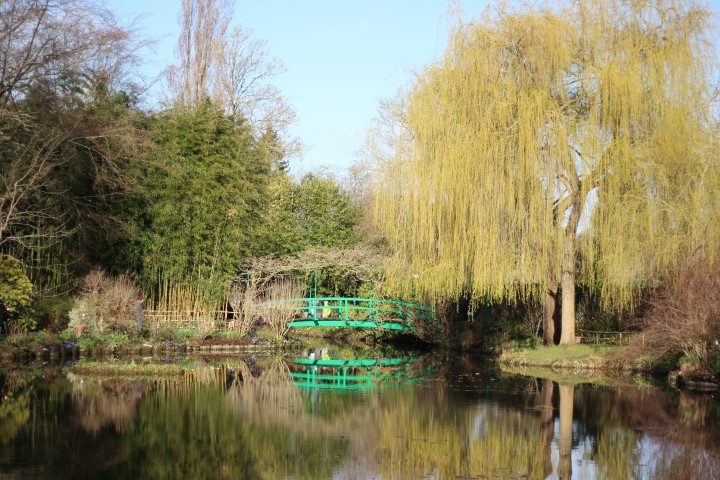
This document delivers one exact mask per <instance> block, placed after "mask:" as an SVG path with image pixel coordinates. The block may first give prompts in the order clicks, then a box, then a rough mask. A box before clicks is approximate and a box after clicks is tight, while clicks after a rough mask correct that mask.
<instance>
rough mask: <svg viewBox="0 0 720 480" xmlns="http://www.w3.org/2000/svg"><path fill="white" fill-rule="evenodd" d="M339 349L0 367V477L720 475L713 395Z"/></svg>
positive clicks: (719, 427) (718, 409)
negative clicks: (146, 373) (129, 371)
mask: <svg viewBox="0 0 720 480" xmlns="http://www.w3.org/2000/svg"><path fill="white" fill-rule="evenodd" d="M341 353H342V358H338V355H339V353H338V352H335V351H334V350H333V347H329V348H327V349H325V348H320V349H316V350H312V351H306V352H301V353H298V354H297V355H286V356H284V357H271V356H267V357H265V356H257V355H256V356H250V357H242V356H235V357H210V356H204V357H201V356H196V357H184V358H173V359H169V358H164V359H156V358H145V359H140V358H138V359H135V360H123V361H124V362H128V361H132V362H137V364H140V363H143V362H179V363H180V364H181V365H183V366H184V367H185V373H184V374H183V375H179V376H171V377H164V378H150V377H146V378H142V377H137V378H111V377H109V376H105V377H101V376H97V375H92V376H90V375H81V374H78V373H73V369H72V368H70V367H68V366H61V365H55V366H53V365H39V366H33V368H13V369H10V370H4V371H2V372H0V389H1V393H2V402H1V403H0V478H22V479H40V478H43V479H44V478H68V479H84V478H93V479H94V478H103V479H108V478H137V479H156V478H158V479H163V478H168V479H169V478H184V479H200V478H232V479H280V478H296V479H305V478H307V479H325V478H339V479H343V478H351V479H355V478H357V479H368V478H378V479H380V478H382V479H414V478H425V479H438V480H439V479H469V478H508V479H509V478H533V479H535V478H539V479H544V478H578V479H585V478H588V479H594V478H598V479H628V478H641V479H645V478H647V479H654V478H658V479H675V478H677V479H685V478H688V479H690V478H692V479H704V478H707V479H717V478H720V401H719V400H718V399H717V398H713V397H711V396H700V395H691V394H687V393H678V392H672V391H668V390H664V389H662V388H659V387H657V386H655V385H653V382H651V381H647V380H646V379H638V378H628V379H624V380H617V379H616V380H613V381H611V382H610V384H607V382H608V381H607V380H606V381H605V382H606V385H598V384H589V383H577V384H573V383H569V381H567V380H565V379H562V378H555V379H552V380H551V379H542V378H536V377H531V376H526V375H518V374H508V373H501V372H500V370H499V369H498V368H497V367H496V366H495V365H494V364H493V362H492V361H491V360H490V359H488V358H483V357H478V358H473V357H459V356H454V355H449V354H445V355H443V354H427V353H425V354H402V355H399V354H391V355H388V356H385V357H383V358H363V357H362V356H353V355H348V354H347V350H346V349H345V350H343V351H342V352H341ZM351 357H352V358H351ZM536 375H537V374H536ZM558 381H559V383H558Z"/></svg>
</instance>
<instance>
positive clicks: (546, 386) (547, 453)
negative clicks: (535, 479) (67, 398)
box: [540, 378, 555, 478]
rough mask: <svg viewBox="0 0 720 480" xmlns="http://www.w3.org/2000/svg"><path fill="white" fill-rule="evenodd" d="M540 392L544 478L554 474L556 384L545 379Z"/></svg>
mask: <svg viewBox="0 0 720 480" xmlns="http://www.w3.org/2000/svg"><path fill="white" fill-rule="evenodd" d="M542 382H543V384H542V390H541V391H540V402H541V407H542V410H540V439H541V442H542V451H543V453H542V475H541V477H542V478H547V477H548V475H550V474H551V473H552V441H553V437H554V436H555V410H554V409H553V395H554V393H555V382H553V381H552V380H550V379H547V378H545V379H543V381H542Z"/></svg>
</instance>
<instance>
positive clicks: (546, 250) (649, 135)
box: [377, 0, 720, 343]
mask: <svg viewBox="0 0 720 480" xmlns="http://www.w3.org/2000/svg"><path fill="white" fill-rule="evenodd" d="M710 18H711V17H710V13H709V12H708V11H707V10H705V9H703V8H702V7H701V6H699V5H696V4H695V3H694V2H667V1H657V2H624V1H616V0H607V1H578V2H567V4H566V5H563V6H562V7H560V8H558V7H552V8H537V7H520V8H518V9H516V10H512V9H510V8H508V7H501V8H499V9H498V10H497V11H496V12H492V13H489V14H487V15H486V16H485V17H483V18H480V19H478V20H475V21H472V22H469V23H466V24H462V25H460V26H459V27H458V28H457V29H456V30H455V31H454V33H453V34H452V35H451V38H450V39H449V44H448V48H447V51H446V53H445V55H444V57H443V58H442V59H441V60H440V61H438V62H437V63H435V64H432V65H430V66H428V67H427V68H426V69H425V70H424V72H422V74H420V75H419V76H418V77H417V80H416V81H415V82H414V84H413V85H412V86H411V88H410V89H409V91H408V92H407V93H406V94H404V95H403V97H402V98H400V99H399V100H398V101H397V102H396V104H395V106H394V107H395V110H394V111H392V112H391V113H392V114H393V115H394V119H395V125H394V126H395V127H396V130H397V131H401V132H403V133H402V134H401V135H398V136H395V137H390V138H391V143H390V145H389V146H388V147H389V148H388V152H389V154H388V155H386V156H385V157H384V158H380V160H381V161H382V163H381V165H382V170H381V171H382V173H381V175H379V181H378V186H377V192H378V199H379V201H378V217H379V221H380V223H381V225H382V227H383V229H384V231H385V232H386V233H387V235H388V237H389V239H390V242H391V246H392V247H393V249H394V251H395V253H396V261H395V263H394V265H393V268H392V274H391V277H392V278H393V279H394V280H395V283H396V284H398V285H399V286H400V287H401V288H402V287H404V288H405V290H406V291H407V290H409V289H410V287H411V286H412V288H418V289H419V290H420V291H422V292H423V293H425V294H427V295H429V296H431V297H435V298H438V297H439V298H458V297H462V296H471V297H473V298H475V299H485V298H488V297H490V298H494V299H510V300H518V299H519V300H521V301H527V300H533V299H535V300H536V301H537V299H544V300H545V305H546V315H545V318H546V321H545V334H546V342H552V341H553V332H552V330H553V327H554V324H553V323H552V321H551V319H552V318H553V317H554V316H555V311H556V310H557V309H558V308H560V307H561V308H562V338H561V342H562V343H573V342H574V341H575V309H576V306H575V303H576V302H575V290H576V287H577V285H578V284H579V283H581V282H583V283H584V284H585V285H589V286H590V287H591V288H592V289H594V290H597V291H599V293H600V295H601V298H602V300H603V302H604V304H605V305H606V306H608V305H619V306H625V305H628V304H631V303H632V302H633V301H634V299H635V298H636V295H637V293H638V292H639V291H640V290H641V289H642V288H644V287H646V286H648V285H652V284H653V283H654V282H655V279H656V278H657V277H658V275H660V274H661V273H662V272H666V271H668V270H671V269H673V268H674V267H675V266H676V265H677V263H678V259H680V258H682V256H683V255H685V254H686V253H687V252H691V251H695V250H697V249H703V250H704V251H705V252H706V254H707V258H708V259H709V260H710V261H714V260H715V257H716V252H717V251H718V250H719V247H720V242H719V240H720V223H718V215H717V208H716V207H717V204H718V201H719V198H718V192H720V177H719V176H718V172H720V164H719V163H718V161H719V159H720V155H718V149H717V146H718V144H717V140H718V137H717V119H716V118H714V117H713V115H714V114H716V113H717V112H716V111H714V110H713V108H712V104H713V98H714V95H716V90H715V88H714V79H715V77H714V74H716V73H717V72H716V70H714V67H715V65H716V62H717V56H716V54H715V52H714V51H713V50H712V47H711V45H712V44H711V43H710V42H708V41H707V39H708V38H709V36H710V34H711V32H712V30H711V24H710ZM578 265H580V267H579V268H578ZM408 272H416V273H417V277H416V278H413V276H411V275H410V274H409V273H408ZM559 295H561V297H562V298H561V301H560V298H559Z"/></svg>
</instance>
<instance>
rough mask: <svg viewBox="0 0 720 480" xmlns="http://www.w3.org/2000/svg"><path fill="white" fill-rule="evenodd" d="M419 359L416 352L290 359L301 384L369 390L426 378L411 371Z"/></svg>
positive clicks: (309, 386)
mask: <svg viewBox="0 0 720 480" xmlns="http://www.w3.org/2000/svg"><path fill="white" fill-rule="evenodd" d="M416 360H417V358H416V357H415V356H410V357H402V358H382V359H352V360H343V359H329V358H328V359H322V358H320V359H316V358H303V357H300V358H295V359H292V360H287V363H288V367H289V368H290V375H291V376H292V378H293V379H294V381H295V384H296V385H297V386H299V387H302V388H319V389H328V390H365V389H370V388H373V387H375V386H378V385H380V384H387V385H411V384H415V383H419V382H421V381H423V379H426V378H427V377H426V376H422V377H421V376H416V375H411V369H410V367H411V366H412V365H413V363H415V361H416ZM424 373H425V374H426V375H427V372H424Z"/></svg>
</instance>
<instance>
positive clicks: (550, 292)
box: [543, 285, 560, 345]
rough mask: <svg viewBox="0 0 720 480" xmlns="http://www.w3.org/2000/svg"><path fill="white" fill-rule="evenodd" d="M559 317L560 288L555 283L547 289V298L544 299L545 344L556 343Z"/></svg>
mask: <svg viewBox="0 0 720 480" xmlns="http://www.w3.org/2000/svg"><path fill="white" fill-rule="evenodd" d="M559 319H560V305H559V304H558V290H557V287H556V286H555V285H551V286H550V285H549V286H548V288H546V289H545V299H544V301H543V345H555V342H556V341H557V339H556V338H555V337H556V335H555V334H556V329H555V325H556V323H557V322H558V320H559ZM557 333H559V332H557Z"/></svg>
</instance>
